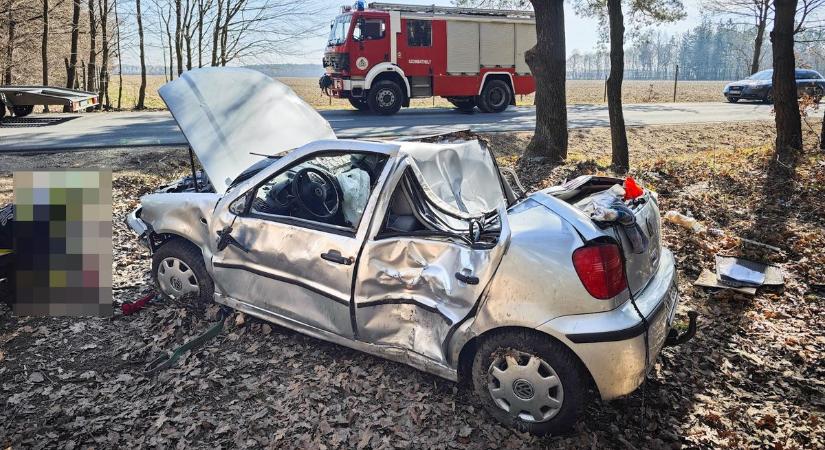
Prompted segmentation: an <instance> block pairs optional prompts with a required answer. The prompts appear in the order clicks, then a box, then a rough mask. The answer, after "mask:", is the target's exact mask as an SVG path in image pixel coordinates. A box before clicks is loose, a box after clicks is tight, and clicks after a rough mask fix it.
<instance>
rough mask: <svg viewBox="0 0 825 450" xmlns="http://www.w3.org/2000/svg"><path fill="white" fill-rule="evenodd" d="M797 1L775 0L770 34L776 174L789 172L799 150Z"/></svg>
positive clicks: (800, 130) (800, 133)
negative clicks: (796, 57)
mask: <svg viewBox="0 0 825 450" xmlns="http://www.w3.org/2000/svg"><path fill="white" fill-rule="evenodd" d="M796 6H797V0H775V7H776V17H775V19H774V24H773V30H772V31H771V33H770V38H771V45H772V48H773V95H774V110H775V111H776V156H775V159H774V167H775V168H777V169H778V171H779V173H782V174H784V175H792V174H793V170H794V166H795V164H796V159H797V157H798V155H799V152H801V150H802V123H801V119H800V117H799V105H798V104H797V98H796V96H797V88H796V75H795V70H796V61H795V57H794V48H793V46H794V30H795V29H796V28H795V25H794V17H795V15H796Z"/></svg>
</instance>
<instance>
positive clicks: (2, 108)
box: [0, 102, 6, 119]
mask: <svg viewBox="0 0 825 450" xmlns="http://www.w3.org/2000/svg"><path fill="white" fill-rule="evenodd" d="M3 117H6V104H5V103H3V102H0V119H2V118H3Z"/></svg>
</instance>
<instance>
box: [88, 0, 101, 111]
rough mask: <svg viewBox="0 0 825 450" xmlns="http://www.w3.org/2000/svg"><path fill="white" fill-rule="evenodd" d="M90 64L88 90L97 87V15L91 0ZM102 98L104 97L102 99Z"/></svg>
mask: <svg viewBox="0 0 825 450" xmlns="http://www.w3.org/2000/svg"><path fill="white" fill-rule="evenodd" d="M88 3H89V65H88V67H87V68H88V70H89V71H88V76H87V78H86V82H87V84H86V90H87V91H94V90H96V89H97V83H96V80H97V18H96V17H95V2H94V0H89V2H88ZM100 100H102V99H100Z"/></svg>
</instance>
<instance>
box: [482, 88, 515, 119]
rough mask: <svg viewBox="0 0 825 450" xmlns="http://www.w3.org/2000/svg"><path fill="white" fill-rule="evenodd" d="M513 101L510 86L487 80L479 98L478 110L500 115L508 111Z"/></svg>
mask: <svg viewBox="0 0 825 450" xmlns="http://www.w3.org/2000/svg"><path fill="white" fill-rule="evenodd" d="M512 101H513V94H512V92H510V86H509V85H508V84H507V83H505V82H504V81H502V80H487V82H486V83H485V84H484V89H482V90H481V95H479V96H478V97H477V102H478V109H480V110H481V111H482V112H494V113H500V112H502V111H504V110H505V109H507V107H508V106H510V103H511V102H512Z"/></svg>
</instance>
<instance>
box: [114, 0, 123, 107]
mask: <svg viewBox="0 0 825 450" xmlns="http://www.w3.org/2000/svg"><path fill="white" fill-rule="evenodd" d="M115 31H117V81H118V83H117V109H120V100H121V99H123V58H122V57H121V54H120V20H119V18H118V14H117V0H115Z"/></svg>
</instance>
